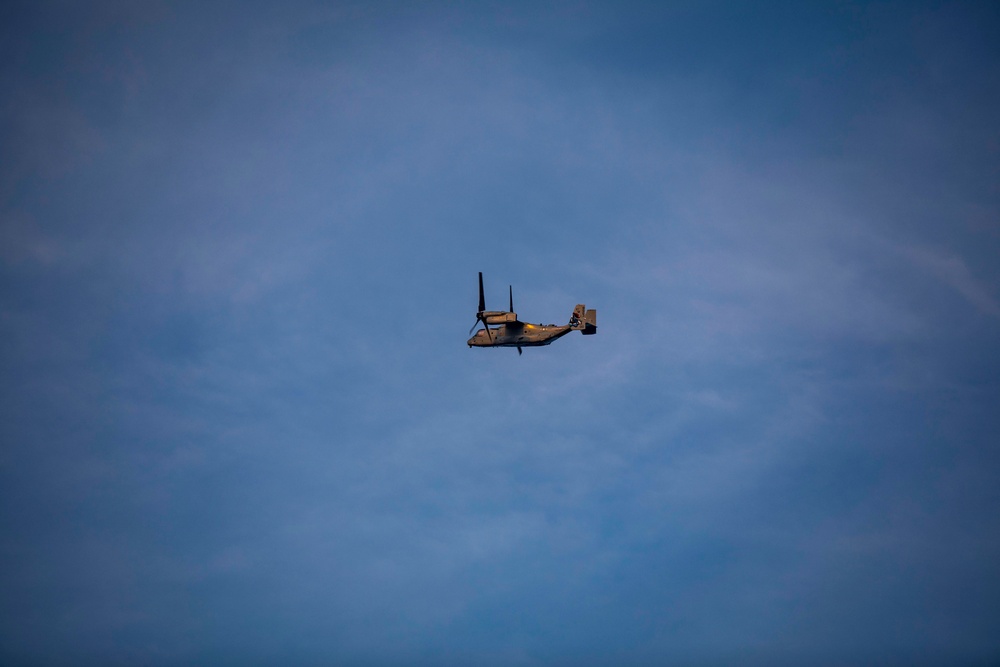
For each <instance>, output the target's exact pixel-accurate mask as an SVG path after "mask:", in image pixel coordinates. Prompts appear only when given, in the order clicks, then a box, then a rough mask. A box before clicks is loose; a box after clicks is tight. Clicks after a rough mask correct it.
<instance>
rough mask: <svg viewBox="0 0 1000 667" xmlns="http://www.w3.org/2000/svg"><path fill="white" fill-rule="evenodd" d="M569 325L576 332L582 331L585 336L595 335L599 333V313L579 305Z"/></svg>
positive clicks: (574, 310)
mask: <svg viewBox="0 0 1000 667" xmlns="http://www.w3.org/2000/svg"><path fill="white" fill-rule="evenodd" d="M569 324H570V326H571V327H573V330H574V331H582V332H583V335H584V336H590V335H593V334H595V333H597V311H596V310H587V307H586V306H585V305H583V304H582V303H578V304H576V308H574V309H573V316H572V317H571V318H570V319H569Z"/></svg>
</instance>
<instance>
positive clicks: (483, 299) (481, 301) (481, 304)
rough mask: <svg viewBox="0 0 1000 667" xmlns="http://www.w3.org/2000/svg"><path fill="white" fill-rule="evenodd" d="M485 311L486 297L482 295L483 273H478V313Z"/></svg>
mask: <svg viewBox="0 0 1000 667" xmlns="http://www.w3.org/2000/svg"><path fill="white" fill-rule="evenodd" d="M484 310H486V297H485V296H484V295H483V272H482V271H480V272H479V312H480V313H481V312H483V311H484Z"/></svg>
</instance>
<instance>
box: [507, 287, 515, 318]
mask: <svg viewBox="0 0 1000 667" xmlns="http://www.w3.org/2000/svg"><path fill="white" fill-rule="evenodd" d="M507 287H509V288H510V312H512V313H513V312H514V286H513V285H508V286H507Z"/></svg>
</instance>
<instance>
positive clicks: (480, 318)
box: [469, 271, 514, 342]
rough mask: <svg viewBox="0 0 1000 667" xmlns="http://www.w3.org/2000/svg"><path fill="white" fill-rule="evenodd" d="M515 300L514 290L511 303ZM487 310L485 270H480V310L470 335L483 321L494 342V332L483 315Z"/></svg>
mask: <svg viewBox="0 0 1000 667" xmlns="http://www.w3.org/2000/svg"><path fill="white" fill-rule="evenodd" d="M512 289H513V288H512ZM513 301H514V295H513V292H511V303H513ZM485 312H486V296H485V295H484V294H483V272H482V271H480V272H479V312H478V313H476V323H475V324H473V325H472V328H471V329H469V335H470V336H471V335H472V332H473V331H475V330H476V328H477V327H478V326H479V323H480V322H482V323H483V326H484V327H486V334H487V335H488V336H489V337H490V342H492V341H493V332H492V331H490V327H489V325H488V324H486V317H485V316H484V315H483V313H485Z"/></svg>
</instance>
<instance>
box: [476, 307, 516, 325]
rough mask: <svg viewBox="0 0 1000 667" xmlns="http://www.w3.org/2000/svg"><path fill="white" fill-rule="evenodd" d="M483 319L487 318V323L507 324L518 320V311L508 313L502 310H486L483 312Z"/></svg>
mask: <svg viewBox="0 0 1000 667" xmlns="http://www.w3.org/2000/svg"><path fill="white" fill-rule="evenodd" d="M483 319H484V320H486V324H506V323H508V322H517V313H508V312H506V311H502V310H492V311H486V312H485V313H483Z"/></svg>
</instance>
